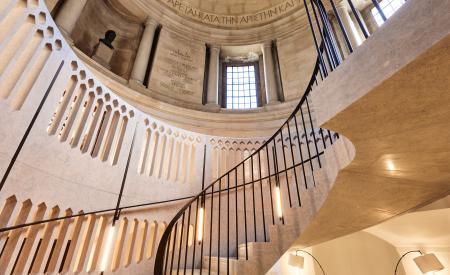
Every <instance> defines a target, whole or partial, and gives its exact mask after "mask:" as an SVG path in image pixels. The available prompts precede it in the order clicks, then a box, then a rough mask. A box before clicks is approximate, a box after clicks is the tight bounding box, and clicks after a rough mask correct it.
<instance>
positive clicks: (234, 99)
mask: <svg viewBox="0 0 450 275" xmlns="http://www.w3.org/2000/svg"><path fill="white" fill-rule="evenodd" d="M226 72H227V73H226V75H225V77H226V79H225V83H226V86H225V87H226V91H225V93H226V94H225V97H226V108H229V109H249V108H256V107H257V90H256V78H255V66H254V65H251V66H227V68H226Z"/></svg>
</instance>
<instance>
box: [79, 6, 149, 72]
mask: <svg viewBox="0 0 450 275" xmlns="http://www.w3.org/2000/svg"><path fill="white" fill-rule="evenodd" d="M141 22H144V20H142V21H139V20H138V19H136V18H129V17H124V16H122V15H121V14H120V13H118V12H117V11H116V10H115V9H113V8H112V7H110V6H109V5H108V4H107V2H105V1H103V0H89V1H87V4H86V6H85V7H84V9H83V12H82V13H81V16H80V17H79V18H78V20H77V23H76V26H75V28H74V30H73V32H72V34H71V38H72V40H73V41H74V44H75V47H77V48H79V49H80V50H81V51H82V52H84V53H85V54H87V55H88V56H92V55H93V53H94V49H95V46H96V45H97V43H98V42H99V39H100V38H103V37H104V36H105V32H106V31H107V30H113V31H115V32H116V35H117V36H116V39H115V40H114V42H113V43H112V45H113V46H114V55H113V56H112V59H111V62H110V66H111V71H112V72H114V73H115V74H117V75H119V76H121V77H123V78H125V79H128V78H129V77H130V74H131V70H132V68H133V63H134V59H135V56H136V53H137V49H138V47H139V41H140V39H141V36H142V31H143V27H142V25H141ZM102 65H103V64H102Z"/></svg>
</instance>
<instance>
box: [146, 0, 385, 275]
mask: <svg viewBox="0 0 450 275" xmlns="http://www.w3.org/2000/svg"><path fill="white" fill-rule="evenodd" d="M347 1H348V3H349V5H350V7H351V9H352V12H353V13H354V16H355V18H356V20H357V21H358V24H359V26H360V28H361V31H362V32H363V33H364V36H365V38H367V37H368V36H369V33H368V30H367V29H365V25H364V24H363V20H362V19H361V18H360V14H359V13H358V12H357V11H356V9H355V8H354V5H353V3H352V1H351V0H347ZM303 2H304V5H305V11H306V13H307V19H308V22H309V25H310V27H311V34H312V37H313V40H314V45H315V48H316V50H317V59H316V64H315V66H314V70H313V73H312V76H311V79H310V81H309V83H308V86H307V87H306V90H305V92H304V94H303V96H302V97H301V99H300V102H299V104H298V105H297V106H296V108H295V109H294V110H293V112H292V113H291V115H290V116H289V117H288V118H287V119H286V121H285V122H284V123H283V124H282V125H281V127H280V128H279V129H278V130H277V131H276V132H275V133H274V134H273V135H272V136H271V137H270V138H269V139H268V140H267V141H265V142H264V143H263V144H262V146H261V147H259V148H258V149H256V150H255V151H254V152H252V153H251V154H250V155H249V156H246V157H244V158H243V160H242V161H240V162H239V163H238V164H237V165H235V166H234V167H232V168H231V169H229V171H228V172H226V173H225V174H223V175H222V176H220V177H219V178H218V179H216V180H214V181H213V182H212V183H211V184H210V185H208V186H207V187H206V188H204V189H203V190H202V191H201V192H200V193H199V194H198V195H197V196H195V197H193V198H192V199H190V200H189V201H188V202H187V203H186V204H185V205H184V206H183V207H182V208H181V209H180V211H179V212H178V213H177V214H176V215H175V216H174V218H173V219H172V220H171V221H170V223H169V225H168V226H167V227H166V230H165V232H164V234H163V236H162V237H161V240H160V243H159V246H158V250H157V254H156V258H155V266H154V274H156V275H161V274H167V273H169V274H172V273H173V274H175V273H176V274H179V273H181V274H186V270H187V269H190V270H191V272H193V270H194V269H197V268H198V269H200V274H202V270H203V268H207V269H208V274H210V273H211V270H212V268H214V266H212V264H213V263H212V262H213V261H212V258H213V257H216V259H217V267H216V270H215V271H214V272H215V273H217V274H220V269H221V268H222V264H221V262H222V260H220V259H221V256H223V257H224V258H225V257H226V262H225V263H226V267H224V268H226V273H227V274H229V273H230V256H231V254H234V257H239V254H240V253H239V245H240V244H242V245H245V247H243V248H245V253H244V254H245V259H247V260H248V243H249V241H250V238H251V239H252V241H255V242H257V241H267V229H266V228H267V227H268V226H269V225H270V224H272V225H275V224H284V223H285V216H284V214H283V212H284V209H285V208H286V207H287V206H284V205H285V204H287V201H288V202H289V207H290V208H292V207H301V196H300V194H301V192H300V189H301V188H302V186H301V184H300V187H299V182H303V183H304V188H305V189H307V188H309V187H311V186H312V187H315V186H316V181H315V173H316V171H317V170H318V169H320V168H321V167H322V161H321V156H322V155H323V154H324V150H325V149H326V148H327V146H330V145H332V144H333V141H334V140H335V139H337V138H339V135H338V134H337V133H332V132H331V131H329V130H325V129H321V128H318V127H315V126H314V120H313V118H312V117H313V115H312V110H311V107H310V103H309V99H308V98H309V96H310V93H311V91H312V90H313V88H314V87H315V86H317V85H318V82H319V81H321V80H323V79H324V78H326V77H327V76H328V74H329V72H331V71H333V70H334V69H335V68H336V67H338V66H339V65H340V64H341V62H342V60H343V56H345V52H346V53H347V54H351V53H352V52H353V51H354V50H355V48H356V47H357V45H352V44H351V42H350V39H349V34H350V32H351V30H346V29H345V28H344V24H343V23H342V20H341V16H340V14H339V13H338V12H337V9H336V7H335V4H334V1H333V0H329V2H330V9H331V10H330V11H327V10H326V8H325V6H324V5H323V3H322V1H321V0H309V3H310V4H309V5H308V3H307V0H303ZM372 2H373V3H374V6H375V7H376V8H377V9H378V10H380V8H379V5H378V2H376V0H374V1H372ZM329 14H334V18H335V20H336V23H337V24H336V25H337V26H338V27H339V28H338V29H333V28H332V27H331V22H330V18H329V16H328V15H329ZM382 17H383V20H386V18H385V17H384V16H383V15H382ZM338 31H340V35H341V36H342V38H343V39H342V40H343V41H341V42H340V43H338V41H337V39H336V36H337V35H339V33H337V32H338ZM319 77H320V78H319ZM246 170H247V171H246ZM263 174H264V175H263ZM272 183H273V184H274V186H272ZM230 184H231V187H230ZM247 186H248V189H247V188H246V187H247ZM257 189H259V190H257ZM230 190H233V191H235V192H234V195H233V196H232V197H231V199H234V202H230ZM257 191H259V194H257ZM291 191H292V192H291ZM255 192H256V193H255ZM294 192H295V193H294ZM292 193H294V194H292ZM238 196H240V198H238ZM248 196H249V198H251V200H250V201H249V202H247V197H248ZM222 200H225V202H223V205H224V206H225V207H226V209H225V210H223V209H222ZM265 200H266V204H265V205H264V201H265ZM269 200H270V204H268V203H267V201H269ZM257 203H258V206H256V204H257ZM192 212H195V215H194V216H192V215H193V214H192ZM275 212H277V213H276V214H277V215H275ZM230 214H231V215H232V216H233V218H234V220H231V219H230ZM191 216H192V217H191ZM275 216H278V218H279V219H275ZM186 220H187V224H186V222H185V221H186ZM190 221H194V225H193V226H192V225H191V224H190ZM261 225H262V226H261ZM231 226H232V227H231ZM186 228H187V229H186ZM191 228H192V229H191ZM185 229H186V230H185ZM205 229H207V230H206V231H205ZM190 230H194V237H192V235H190ZM249 231H250V233H249ZM230 232H231V234H232V235H233V236H231V237H232V238H233V239H230ZM191 233H192V232H191ZM192 238H196V242H194V244H190V245H188V242H189V239H191V241H192ZM183 244H185V247H183ZM205 246H206V249H208V251H207V252H204V249H205ZM208 246H209V247H208ZM197 249H198V250H200V251H196V250H197ZM230 249H231V251H230ZM233 250H235V251H234V253H233ZM196 253H197V254H196ZM213 254H214V255H213ZM182 256H184V257H182ZM188 256H189V257H190V259H188ZM203 256H206V257H205V260H206V262H205V264H206V265H207V266H203V260H204V259H203ZM176 257H178V260H176V259H175V258H176ZM183 258H184V260H182V259H183ZM174 259H175V261H174Z"/></svg>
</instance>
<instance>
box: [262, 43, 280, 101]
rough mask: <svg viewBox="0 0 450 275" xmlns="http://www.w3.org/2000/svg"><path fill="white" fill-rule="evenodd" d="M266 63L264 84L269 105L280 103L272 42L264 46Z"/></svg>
mask: <svg viewBox="0 0 450 275" xmlns="http://www.w3.org/2000/svg"><path fill="white" fill-rule="evenodd" d="M262 52H263V61H264V73H265V75H264V83H265V86H266V99H267V104H274V103H278V102H279V100H278V93H277V82H276V78H275V67H274V64H273V56H272V41H268V42H265V43H264V44H263V46H262Z"/></svg>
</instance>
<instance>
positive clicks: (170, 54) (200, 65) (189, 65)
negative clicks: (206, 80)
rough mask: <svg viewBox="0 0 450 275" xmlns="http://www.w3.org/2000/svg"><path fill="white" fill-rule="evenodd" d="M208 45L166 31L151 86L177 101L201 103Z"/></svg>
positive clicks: (153, 71) (162, 34) (156, 57)
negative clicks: (206, 46) (206, 47)
mask: <svg viewBox="0 0 450 275" xmlns="http://www.w3.org/2000/svg"><path fill="white" fill-rule="evenodd" d="M204 65H205V46H204V45H203V44H202V43H198V42H194V41H191V40H188V39H185V38H182V37H180V36H178V35H176V34H173V33H170V32H169V31H166V30H164V29H163V30H162V31H161V35H160V39H159V43H158V48H157V50H156V56H155V61H154V65H153V70H152V74H151V79H150V88H151V89H152V90H153V91H155V92H159V93H161V94H163V95H165V96H169V97H171V98H175V99H177V100H182V101H187V102H191V103H198V104H201V102H202V91H203V75H204Z"/></svg>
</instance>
